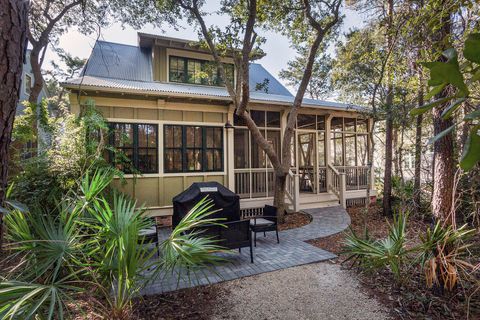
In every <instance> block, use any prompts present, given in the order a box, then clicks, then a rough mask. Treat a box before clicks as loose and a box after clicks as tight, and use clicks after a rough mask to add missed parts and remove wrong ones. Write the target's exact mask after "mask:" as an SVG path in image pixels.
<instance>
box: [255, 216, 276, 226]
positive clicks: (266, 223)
mask: <svg viewBox="0 0 480 320" xmlns="http://www.w3.org/2000/svg"><path fill="white" fill-rule="evenodd" d="M255 220H256V221H255ZM272 224H274V222H272V221H270V220H267V219H263V218H257V219H250V225H251V226H269V225H272Z"/></svg>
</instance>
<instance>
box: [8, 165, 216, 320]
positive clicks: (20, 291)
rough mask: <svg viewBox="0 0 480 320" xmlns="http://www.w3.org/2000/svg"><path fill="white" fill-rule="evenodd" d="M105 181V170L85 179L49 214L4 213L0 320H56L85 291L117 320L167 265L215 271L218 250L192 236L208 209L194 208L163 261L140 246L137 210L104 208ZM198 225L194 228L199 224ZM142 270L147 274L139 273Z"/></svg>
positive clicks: (107, 204) (129, 205)
mask: <svg viewBox="0 0 480 320" xmlns="http://www.w3.org/2000/svg"><path fill="white" fill-rule="evenodd" d="M112 179H113V171H112V170H108V169H100V170H96V171H95V172H93V173H87V174H86V175H85V176H84V177H83V179H82V181H80V182H79V188H75V190H80V191H78V193H77V192H73V191H72V192H69V193H68V194H67V195H65V197H64V199H63V200H61V201H59V202H58V204H57V206H56V209H55V212H42V210H39V209H35V210H32V211H26V212H21V211H20V210H18V209H16V208H12V209H11V210H9V214H8V215H7V216H6V218H5V222H6V225H7V228H8V240H9V247H8V249H9V252H11V253H12V254H11V256H10V258H11V259H13V260H15V261H18V263H17V264H16V265H15V266H14V267H13V268H11V270H9V271H10V272H9V274H8V275H6V276H5V278H1V277H0V319H36V318H41V319H43V318H45V319H63V318H64V317H65V314H66V312H67V311H68V308H67V307H66V305H67V303H68V302H71V301H73V300H74V299H75V297H76V295H77V294H79V293H81V292H82V291H84V290H85V289H87V288H88V289H89V290H90V289H93V290H92V291H93V292H95V293H97V294H102V295H103V296H104V297H105V298H106V301H107V302H108V306H107V307H105V306H102V307H101V308H100V307H99V309H100V310H101V311H102V312H104V313H105V314H106V318H109V319H124V318H127V317H128V316H129V312H130V311H131V301H132V298H133V297H135V296H136V295H138V293H139V291H140V290H141V289H142V288H143V286H144V285H146V284H147V283H148V281H149V280H150V279H151V278H152V277H154V276H156V274H157V272H158V270H160V269H165V268H173V267H174V266H175V265H180V266H190V267H192V268H193V267H194V266H196V265H201V264H205V263H216V262H218V261H219V258H218V257H215V256H213V255H210V253H211V252H212V251H216V250H219V249H220V248H219V247H218V246H216V245H215V244H214V241H213V240H211V239H208V238H201V233H199V232H196V231H193V232H188V231H189V230H192V228H197V227H200V226H202V225H204V224H205V223H216V220H213V219H209V218H208V215H209V214H211V213H212V212H210V209H211V204H210V203H209V202H208V201H207V200H205V199H204V200H202V201H201V202H200V203H199V204H198V205H197V206H195V208H193V209H192V211H191V212H190V213H189V214H188V215H187V216H186V217H185V218H184V219H183V220H182V222H181V223H180V224H179V226H178V227H177V228H176V229H175V230H174V231H173V232H172V235H171V236H170V237H169V238H168V239H167V240H166V241H165V242H164V243H163V244H162V250H163V254H162V256H161V257H160V258H159V259H153V256H154V254H155V251H154V250H152V249H151V248H150V247H148V246H147V245H145V244H144V243H143V240H142V239H141V238H140V237H139V232H140V230H141V229H144V228H146V227H148V226H149V223H151V222H149V220H147V219H146V218H145V217H144V215H143V213H144V210H143V209H142V208H138V207H137V206H136V203H135V201H133V200H131V199H129V198H128V197H126V196H125V195H122V194H114V196H113V199H110V198H108V199H110V201H109V200H107V198H106V197H105V196H104V190H105V188H107V186H108V185H110V182H111V181H112ZM202 219H203V221H200V220H202ZM148 269H150V270H153V272H146V271H147V270H148Z"/></svg>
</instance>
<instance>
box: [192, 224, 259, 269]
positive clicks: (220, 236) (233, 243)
mask: <svg viewBox="0 0 480 320" xmlns="http://www.w3.org/2000/svg"><path fill="white" fill-rule="evenodd" d="M220 223H221V224H222V225H218V224H210V225H206V226H202V227H200V228H195V230H196V231H201V236H202V237H210V238H212V239H213V240H215V244H216V245H218V246H221V247H224V248H227V249H238V251H239V252H242V248H246V247H249V248H250V262H251V263H253V247H252V234H251V233H250V226H249V222H248V220H238V221H227V222H220Z"/></svg>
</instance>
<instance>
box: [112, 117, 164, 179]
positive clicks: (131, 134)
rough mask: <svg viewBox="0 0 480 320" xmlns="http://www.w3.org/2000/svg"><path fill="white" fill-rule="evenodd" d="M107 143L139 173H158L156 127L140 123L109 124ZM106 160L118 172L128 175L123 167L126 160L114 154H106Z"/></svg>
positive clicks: (128, 171)
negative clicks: (116, 168)
mask: <svg viewBox="0 0 480 320" xmlns="http://www.w3.org/2000/svg"><path fill="white" fill-rule="evenodd" d="M109 129H110V134H109V143H110V145H111V146H112V147H114V148H115V149H117V150H119V151H121V152H122V156H125V157H126V158H127V159H128V161H129V162H130V164H131V165H132V166H133V167H134V168H135V169H136V170H138V171H139V172H140V173H157V172H158V125H156V124H142V123H118V122H112V123H109ZM108 160H109V161H110V162H111V163H114V164H115V165H116V166H117V167H118V168H119V169H120V170H123V171H124V172H125V173H130V172H131V170H130V168H128V166H125V161H124V160H126V159H121V158H120V156H119V155H118V154H116V153H114V152H109V153H108Z"/></svg>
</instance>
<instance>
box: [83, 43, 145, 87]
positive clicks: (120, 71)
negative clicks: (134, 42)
mask: <svg viewBox="0 0 480 320" xmlns="http://www.w3.org/2000/svg"><path fill="white" fill-rule="evenodd" d="M82 75H86V76H94V77H103V78H113V79H125V80H135V81H153V76H152V51H151V49H149V48H139V47H137V46H130V45H125V44H119V43H112V42H107V41H97V42H96V43H95V46H94V47H93V50H92V54H91V55H90V58H88V63H87V64H86V66H85V68H84V69H83V71H82Z"/></svg>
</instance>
